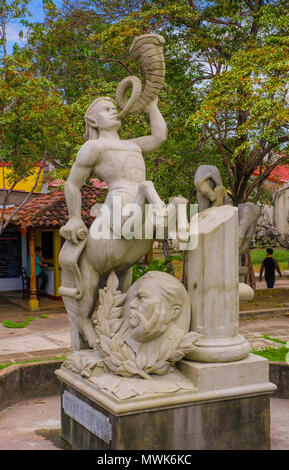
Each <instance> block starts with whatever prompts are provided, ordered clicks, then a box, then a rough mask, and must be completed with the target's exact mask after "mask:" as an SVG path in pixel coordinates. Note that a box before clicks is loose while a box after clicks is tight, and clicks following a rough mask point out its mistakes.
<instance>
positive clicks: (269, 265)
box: [260, 248, 282, 289]
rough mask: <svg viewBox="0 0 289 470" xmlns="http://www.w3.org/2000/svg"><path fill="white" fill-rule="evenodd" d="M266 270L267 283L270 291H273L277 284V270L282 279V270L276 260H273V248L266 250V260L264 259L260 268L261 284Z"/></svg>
mask: <svg viewBox="0 0 289 470" xmlns="http://www.w3.org/2000/svg"><path fill="white" fill-rule="evenodd" d="M264 270H265V281H266V284H267V287H268V289H273V287H274V284H275V270H276V271H277V272H278V274H279V275H280V277H282V274H281V270H280V267H279V264H278V261H277V260H276V258H273V250H272V248H267V249H266V258H264V259H263V261H262V264H261V268H260V282H261V281H262V274H263V271H264Z"/></svg>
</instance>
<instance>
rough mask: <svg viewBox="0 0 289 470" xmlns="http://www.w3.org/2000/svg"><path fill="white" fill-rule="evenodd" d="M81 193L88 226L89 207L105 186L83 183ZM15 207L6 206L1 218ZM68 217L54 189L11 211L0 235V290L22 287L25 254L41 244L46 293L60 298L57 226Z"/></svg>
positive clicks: (60, 193) (99, 198) (59, 193)
mask: <svg viewBox="0 0 289 470" xmlns="http://www.w3.org/2000/svg"><path fill="white" fill-rule="evenodd" d="M81 194H82V211H81V213H82V219H83V220H84V222H85V224H86V226H87V227H90V225H91V223H92V222H93V220H94V218H93V217H92V216H91V215H90V209H91V207H92V206H93V205H94V204H95V203H101V202H103V201H104V199H105V196H106V189H104V188H102V187H100V188H96V187H95V186H90V185H84V186H83V187H82V190H81ZM15 207H16V206H14V205H13V206H11V207H8V208H7V209H6V211H5V220H7V219H8V217H9V215H10V214H11V213H12V212H13V210H14V209H15ZM67 220H68V209H67V206H66V202H65V195H64V191H62V190H55V191H53V192H50V193H47V194H37V196H35V197H34V198H31V199H29V201H28V202H26V203H25V204H24V205H23V206H22V207H21V209H20V210H19V211H18V212H17V213H16V214H15V216H14V217H13V219H12V221H11V222H10V223H9V225H8V227H7V229H6V230H5V232H4V233H3V234H2V236H0V291H15V290H16V291H17V290H21V289H22V277H21V273H22V268H24V269H26V268H27V256H28V255H29V252H31V250H32V251H34V249H35V246H41V247H42V256H43V258H45V259H46V260H47V263H49V264H51V267H50V268H45V269H46V272H47V275H48V278H49V281H48V285H47V291H46V294H47V296H48V297H51V298H54V299H60V297H59V296H58V288H59V286H60V284H61V271H60V267H59V262H58V257H59V252H60V249H61V244H62V242H63V239H61V237H60V235H59V229H60V228H61V227H62V226H63V225H64V224H65V223H66V222H67Z"/></svg>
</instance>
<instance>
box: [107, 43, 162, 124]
mask: <svg viewBox="0 0 289 470" xmlns="http://www.w3.org/2000/svg"><path fill="white" fill-rule="evenodd" d="M164 44H165V40H164V38H163V36H160V35H158V34H144V35H142V36H138V37H137V38H135V39H134V41H133V43H132V45H131V47H130V55H131V57H132V58H133V59H135V60H136V61H137V62H138V63H139V64H140V66H141V67H142V69H143V71H144V76H145V83H144V87H143V88H142V84H141V81H140V80H139V78H138V77H136V76H135V75H130V76H129V77H126V78H124V79H123V80H122V81H121V82H120V83H119V85H118V87H117V89H116V101H117V103H118V105H119V107H120V108H121V112H120V113H119V116H120V117H121V116H124V114H134V113H140V112H142V111H143V109H144V108H145V106H146V105H148V104H149V103H150V102H151V101H153V100H154V99H155V98H156V97H157V96H158V94H159V92H160V90H161V89H162V87H163V83H164V79H165V59H164V55H163V47H164ZM130 88H131V89H132V92H131V96H130V98H129V100H127V98H126V94H127V91H128V90H129V89H130Z"/></svg>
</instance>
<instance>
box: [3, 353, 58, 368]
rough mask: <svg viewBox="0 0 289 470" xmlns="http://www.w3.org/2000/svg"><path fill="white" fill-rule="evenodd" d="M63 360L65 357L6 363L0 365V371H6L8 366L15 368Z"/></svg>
mask: <svg viewBox="0 0 289 470" xmlns="http://www.w3.org/2000/svg"><path fill="white" fill-rule="evenodd" d="M65 359H66V356H53V357H49V358H46V359H27V360H23V361H17V362H6V363H5V364H0V370H2V369H6V367H9V366H15V365H17V364H18V365H19V364H30V363H34V362H45V361H64V360H65Z"/></svg>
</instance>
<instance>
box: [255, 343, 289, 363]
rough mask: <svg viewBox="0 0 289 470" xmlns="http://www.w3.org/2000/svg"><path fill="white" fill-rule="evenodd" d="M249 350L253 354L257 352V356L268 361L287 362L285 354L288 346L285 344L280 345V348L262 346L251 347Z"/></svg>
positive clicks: (288, 349) (288, 350)
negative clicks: (257, 347)
mask: <svg viewBox="0 0 289 470" xmlns="http://www.w3.org/2000/svg"><path fill="white" fill-rule="evenodd" d="M251 352H252V353H253V354H257V355H258V356H262V357H265V358H266V359H268V360H269V361H272V362H287V361H286V356H287V354H288V353H289V348H287V347H286V346H281V348H278V349H274V348H264V349H254V348H253V349H252V350H251Z"/></svg>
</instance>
